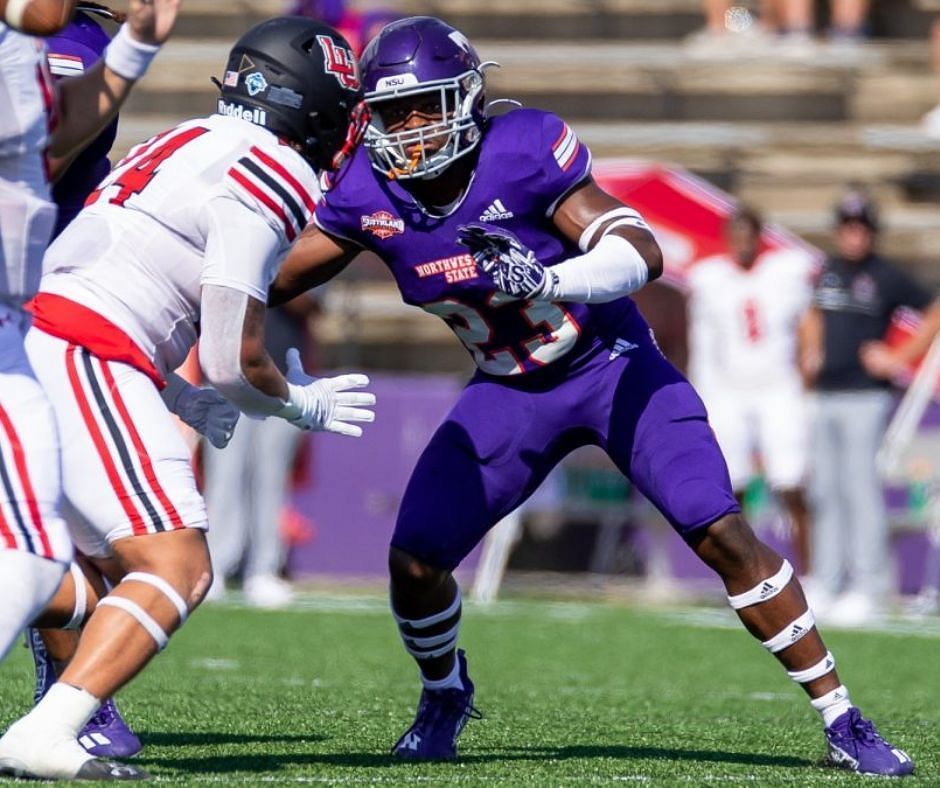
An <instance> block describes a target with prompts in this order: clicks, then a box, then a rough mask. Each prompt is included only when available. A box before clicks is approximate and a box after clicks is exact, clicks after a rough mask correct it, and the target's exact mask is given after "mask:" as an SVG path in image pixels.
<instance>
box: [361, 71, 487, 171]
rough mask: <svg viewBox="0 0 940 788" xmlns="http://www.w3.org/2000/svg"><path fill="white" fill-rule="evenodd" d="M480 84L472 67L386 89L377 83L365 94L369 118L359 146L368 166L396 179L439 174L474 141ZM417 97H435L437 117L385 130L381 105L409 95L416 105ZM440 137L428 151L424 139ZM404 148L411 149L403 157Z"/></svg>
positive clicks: (476, 139)
mask: <svg viewBox="0 0 940 788" xmlns="http://www.w3.org/2000/svg"><path fill="white" fill-rule="evenodd" d="M409 76H411V75H404V77H403V78H402V79H400V80H398V81H399V82H401V81H403V80H405V81H406V80H407V77H409ZM412 79H413V77H412ZM483 88H484V84H483V74H482V73H481V71H480V70H478V69H471V70H468V71H465V72H464V73H462V74H460V75H458V76H456V77H452V78H449V79H441V80H435V81H431V82H420V83H419V82H415V83H413V84H411V85H407V84H406V85H405V86H403V87H397V86H396V87H394V88H392V89H383V86H382V85H381V83H380V84H379V86H378V89H377V90H374V91H372V92H370V93H367V94H366V103H367V104H368V106H369V109H370V111H371V115H372V117H371V121H370V123H369V126H368V128H367V129H366V133H365V139H364V141H363V145H364V146H365V147H366V149H367V150H368V153H369V158H370V159H371V160H372V166H373V167H375V169H377V170H379V171H380V172H382V173H384V174H386V175H387V176H388V177H389V178H392V179H396V180H399V179H400V180H407V179H412V178H434V177H437V176H438V175H440V173H441V172H443V171H444V170H445V169H446V168H447V167H449V166H450V165H451V164H452V163H453V162H454V161H456V160H457V159H459V158H461V157H462V156H466V155H467V154H468V153H470V152H471V151H472V150H473V149H474V148H476V146H477V144H478V143H479V141H480V136H481V133H482V126H483V111H482V106H483ZM421 97H426V98H428V99H433V98H436V99H437V104H436V106H437V107H439V108H440V109H439V110H438V113H439V114H440V116H441V120H439V121H437V122H431V123H427V124H425V125H422V126H418V127H416V128H402V129H401V130H400V131H395V132H389V131H387V130H386V128H385V122H384V121H383V113H382V109H383V105H387V104H388V103H390V102H392V101H395V102H401V101H402V100H405V99H413V100H414V101H415V106H418V105H420V104H421V102H420V101H419V99H420V98H421ZM409 114H410V113H409ZM441 138H444V141H443V144H441V145H439V147H438V149H437V150H434V151H431V152H429V151H428V149H427V143H428V142H430V141H432V140H434V141H437V140H440V139H441ZM409 148H416V150H415V151H414V152H413V153H412V154H411V155H409V153H408V149H409Z"/></svg>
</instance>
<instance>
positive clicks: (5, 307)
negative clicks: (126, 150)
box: [0, 0, 179, 658]
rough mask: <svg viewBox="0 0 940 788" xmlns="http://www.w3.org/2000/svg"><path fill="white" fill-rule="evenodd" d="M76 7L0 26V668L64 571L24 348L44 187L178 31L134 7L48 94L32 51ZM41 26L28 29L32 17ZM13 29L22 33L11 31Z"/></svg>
mask: <svg viewBox="0 0 940 788" xmlns="http://www.w3.org/2000/svg"><path fill="white" fill-rule="evenodd" d="M74 5H75V4H74V2H65V1H64V0H63V1H60V2H58V3H56V2H55V0H43V2H41V3H40V2H27V1H24V0H10V1H9V2H7V3H3V4H2V12H3V17H2V19H3V21H2V22H0V599H2V600H3V604H2V605H0V658H2V656H3V655H4V654H5V653H6V651H7V650H8V648H9V646H10V644H11V643H12V641H13V640H14V639H15V638H16V636H17V635H18V634H19V632H20V631H21V630H22V627H23V625H24V624H25V623H28V622H29V621H30V620H31V618H32V617H33V616H34V615H35V613H36V612H38V610H40V609H41V608H42V607H43V605H45V603H46V602H47V600H48V599H49V597H50V595H51V594H52V592H53V591H55V589H56V587H57V586H58V584H59V579H60V577H61V576H62V574H63V572H64V571H65V568H66V567H67V566H68V565H69V561H70V558H71V555H72V547H71V544H70V542H69V539H68V535H67V533H66V530H65V525H64V523H63V522H62V520H61V518H60V516H59V512H58V499H59V493H60V485H59V457H58V451H59V448H58V438H57V436H56V431H55V427H54V419H53V418H52V413H51V411H50V408H49V404H48V402H47V401H46V397H45V395H44V394H43V391H42V389H41V387H40V385H39V384H38V383H37V381H36V379H35V376H34V374H33V371H32V369H31V368H30V364H29V362H28V360H27V357H26V353H25V351H24V347H23V336H24V333H25V331H26V328H27V326H28V323H29V318H28V316H27V315H26V313H25V312H24V310H23V304H24V302H25V301H26V300H27V299H29V298H30V297H31V296H33V295H34V294H35V292H36V288H37V286H38V285H39V278H40V273H41V266H42V254H43V252H44V251H45V248H46V245H47V244H48V242H49V237H50V234H51V232H52V229H53V225H54V223H55V207H54V206H53V204H52V201H51V198H50V193H49V181H50V177H51V176H53V175H54V174H55V173H56V172H57V171H58V170H59V169H60V168H61V167H62V165H63V164H64V163H65V162H67V161H68V160H69V158H70V157H72V156H74V155H75V154H76V153H77V152H78V151H79V150H81V148H82V147H83V146H84V145H85V144H87V142H88V141H90V140H91V139H92V138H93V137H94V136H95V135H96V134H97V133H98V132H99V131H100V130H101V129H102V128H104V127H105V126H106V125H107V123H108V122H110V120H111V118H113V117H114V115H115V113H116V112H117V111H118V108H119V107H120V105H121V104H122V103H123V101H124V99H125V98H126V97H127V95H128V93H129V91H130V89H131V87H132V85H133V84H134V82H135V81H136V80H137V79H138V78H139V77H140V76H141V75H142V74H143V73H144V71H145V70H146V68H147V66H148V64H149V63H150V60H151V59H152V58H153V57H154V55H155V54H156V52H157V50H158V49H159V47H160V45H161V44H162V42H163V41H164V40H165V39H166V38H167V36H168V35H169V34H170V31H171V30H172V28H173V25H174V23H175V21H176V16H177V8H178V5H179V0H155V1H154V0H150V1H149V2H146V3H145V2H142V0H133V2H132V3H131V8H130V15H129V19H128V22H127V24H126V25H125V26H124V27H122V28H121V30H120V32H119V33H118V35H117V36H116V37H115V41H114V42H113V43H112V45H111V46H110V47H109V48H108V50H107V54H106V56H105V58H104V60H103V62H102V63H101V64H99V65H98V66H96V67H95V68H93V69H90V70H89V71H88V72H87V73H85V74H84V75H82V76H81V77H76V78H74V79H72V80H69V81H68V82H66V83H63V84H62V86H61V89H60V90H57V89H56V87H55V86H54V85H53V82H52V79H51V78H50V75H49V70H48V66H47V63H46V55H45V51H44V44H43V42H42V40H41V39H39V38H35V37H33V36H32V35H28V34H27V33H28V32H30V31H33V32H39V31H40V29H41V30H42V31H44V32H46V33H51V32H55V29H56V27H57V26H56V25H55V24H53V22H54V21H55V20H57V19H58V20H59V21H60V22H61V24H62V25H64V24H65V23H67V22H68V20H69V17H70V16H71V13H72V10H73V7H74ZM40 12H41V16H42V18H43V19H45V20H46V21H47V22H49V20H52V21H51V22H49V25H48V26H47V27H41V28H40V27H37V26H36V25H37V24H38V21H41V20H38V19H37V17H36V14H40ZM12 24H15V25H17V26H18V27H19V28H20V29H14V28H13V27H12V26H11V25H12Z"/></svg>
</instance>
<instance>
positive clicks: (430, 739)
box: [392, 649, 483, 761]
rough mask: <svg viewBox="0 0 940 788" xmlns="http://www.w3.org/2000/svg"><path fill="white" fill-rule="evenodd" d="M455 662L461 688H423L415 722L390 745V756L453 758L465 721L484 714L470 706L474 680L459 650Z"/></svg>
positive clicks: (464, 656)
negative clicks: (471, 679)
mask: <svg viewBox="0 0 940 788" xmlns="http://www.w3.org/2000/svg"><path fill="white" fill-rule="evenodd" d="M457 661H458V663H459V664H460V680H461V682H462V683H463V686H464V688H463V689H460V690H458V689H446V690H427V689H425V690H422V692H421V699H420V700H419V701H418V714H417V715H416V716H415V721H414V723H413V724H412V726H411V727H410V728H409V729H408V730H406V731H405V733H404V735H403V736H402V737H401V738H400V739H399V740H398V743H397V744H396V745H395V746H394V747H392V755H396V756H398V757H399V758H401V759H403V760H409V761H452V760H454V759H455V758H456V757H457V737H458V736H460V732H461V731H462V730H463V728H464V725H466V724H467V720H470V719H474V720H478V719H480V718H481V717H482V716H483V715H482V714H480V712H479V711H477V710H476V709H475V708H474V707H473V682H472V681H470V676H469V675H468V674H467V657H466V655H465V654H464V652H463V650H462V649H461V650H458V651H457Z"/></svg>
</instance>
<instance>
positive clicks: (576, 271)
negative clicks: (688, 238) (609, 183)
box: [547, 179, 663, 303]
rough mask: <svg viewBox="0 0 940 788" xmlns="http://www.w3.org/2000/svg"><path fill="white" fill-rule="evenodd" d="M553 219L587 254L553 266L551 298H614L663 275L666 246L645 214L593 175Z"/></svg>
mask: <svg viewBox="0 0 940 788" xmlns="http://www.w3.org/2000/svg"><path fill="white" fill-rule="evenodd" d="M552 218H553V221H554V223H555V226H556V227H557V228H558V229H559V230H560V231H561V232H562V233H564V235H565V236H566V237H567V238H568V239H569V240H571V241H573V242H576V243H577V244H578V246H579V248H580V249H581V251H582V252H584V254H582V255H580V256H578V257H572V258H570V259H568V260H565V261H563V262H561V263H558V264H556V265H554V266H552V268H551V269H549V273H550V277H549V281H548V284H547V288H548V289H549V290H550V292H549V293H548V295H549V297H550V298H551V300H563V301H580V302H585V303H602V302H605V301H613V300H615V299H617V298H621V297H622V296H625V295H629V294H630V293H634V292H636V291H637V290H639V289H640V288H641V287H643V285H645V284H646V283H647V282H651V281H653V280H654V279H657V278H658V277H659V276H661V275H662V272H663V255H662V251H661V250H660V248H659V244H657V243H656V239H655V238H654V237H653V234H652V232H650V230H649V227H648V226H647V225H646V222H644V221H643V217H642V216H640V214H639V213H637V212H636V211H634V210H633V209H632V208H629V207H627V206H626V205H624V204H623V203H622V202H620V201H619V200H617V199H615V198H613V197H611V196H610V195H609V194H607V193H606V192H604V191H603V190H602V189H601V188H600V187H598V186H597V184H596V183H594V181H593V180H592V179H588V180H587V181H585V182H584V183H583V184H582V185H581V186H579V187H578V188H576V189H575V190H574V191H572V192H571V194H569V195H568V196H567V197H565V199H564V200H562V202H561V203H560V204H559V205H558V208H557V209H556V211H555V213H554V215H553V217H552Z"/></svg>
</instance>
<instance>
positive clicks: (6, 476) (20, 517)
mask: <svg viewBox="0 0 940 788" xmlns="http://www.w3.org/2000/svg"><path fill="white" fill-rule="evenodd" d="M28 322H29V317H28V315H26V314H25V313H23V312H22V311H21V310H20V309H17V308H14V307H9V306H6V305H3V304H0V659H2V657H3V655H4V654H5V653H6V651H7V649H9V647H10V645H11V644H12V643H13V641H14V640H15V639H16V638H17V637H18V636H19V634H20V632H22V631H23V628H24V627H26V626H28V625H29V623H30V621H32V619H33V617H34V616H35V615H36V614H37V613H39V612H40V611H41V610H42V608H43V607H45V605H46V603H47V602H48V601H49V598H50V597H51V596H52V595H53V593H55V591H56V589H57V588H58V585H59V580H60V578H61V577H62V574H63V573H64V571H65V568H66V567H67V566H68V562H69V561H70V560H71V558H72V543H71V542H70V541H69V538H68V533H67V531H66V527H65V523H64V522H63V520H62V518H61V517H60V516H59V497H60V494H61V487H60V473H59V439H58V435H57V434H56V427H55V419H54V417H53V413H52V408H51V407H50V405H49V402H48V400H47V399H46V395H45V394H44V393H43V390H42V388H40V386H39V383H38V382H37V381H36V377H35V375H33V370H32V369H31V368H30V365H29V361H28V360H27V358H26V352H25V350H24V348H23V329H24V327H25V326H26V325H28Z"/></svg>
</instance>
